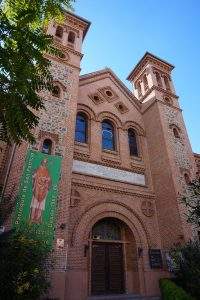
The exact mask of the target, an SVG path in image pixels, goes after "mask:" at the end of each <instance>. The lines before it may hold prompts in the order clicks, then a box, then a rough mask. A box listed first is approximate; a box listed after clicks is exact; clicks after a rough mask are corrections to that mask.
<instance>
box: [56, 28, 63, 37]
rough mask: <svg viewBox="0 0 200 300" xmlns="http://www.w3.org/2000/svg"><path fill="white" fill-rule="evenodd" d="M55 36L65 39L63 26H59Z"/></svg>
mask: <svg viewBox="0 0 200 300" xmlns="http://www.w3.org/2000/svg"><path fill="white" fill-rule="evenodd" d="M55 35H56V36H57V37H59V38H60V39H62V37H63V27H62V26H57V28H56V34H55Z"/></svg>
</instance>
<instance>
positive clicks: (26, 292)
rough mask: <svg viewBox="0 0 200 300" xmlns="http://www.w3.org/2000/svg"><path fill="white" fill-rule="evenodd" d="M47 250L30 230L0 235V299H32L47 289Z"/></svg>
mask: <svg viewBox="0 0 200 300" xmlns="http://www.w3.org/2000/svg"><path fill="white" fill-rule="evenodd" d="M48 255H49V253H48V250H47V248H46V247H45V245H44V243H42V242H40V241H38V240H37V239H36V237H35V234H34V232H33V231H31V229H30V228H28V227H27V228H26V229H25V230H23V231H21V232H15V231H9V232H7V233H4V234H1V235H0V270H1V272H0V299H4V300H22V299H23V300H32V299H38V297H40V296H42V295H43V294H44V293H46V292H47V290H48V288H49V286H50V285H49V282H48V280H47V271H48V269H47V264H46V263H45V261H47V258H48Z"/></svg>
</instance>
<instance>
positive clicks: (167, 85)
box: [163, 76, 170, 91]
mask: <svg viewBox="0 0 200 300" xmlns="http://www.w3.org/2000/svg"><path fill="white" fill-rule="evenodd" d="M163 79H164V83H165V87H166V90H168V91H170V85H169V78H167V76H163Z"/></svg>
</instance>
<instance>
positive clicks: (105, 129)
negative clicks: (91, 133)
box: [102, 120, 115, 150]
mask: <svg viewBox="0 0 200 300" xmlns="http://www.w3.org/2000/svg"><path fill="white" fill-rule="evenodd" d="M102 148H103V149H106V150H115V136H114V127H113V125H112V123H111V122H110V121H109V120H104V121H103V122H102Z"/></svg>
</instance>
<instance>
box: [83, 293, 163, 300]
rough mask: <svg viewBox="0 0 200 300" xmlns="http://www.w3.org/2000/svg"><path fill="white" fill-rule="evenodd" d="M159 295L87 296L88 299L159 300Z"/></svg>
mask: <svg viewBox="0 0 200 300" xmlns="http://www.w3.org/2000/svg"><path fill="white" fill-rule="evenodd" d="M160 299H161V298H160V297H157V296H154V297H153V296H152V297H147V296H141V295H135V294H134V295H133V294H132V295H130V294H129V295H127V294H123V295H119V294H118V295H102V296H90V297H88V300H160Z"/></svg>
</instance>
